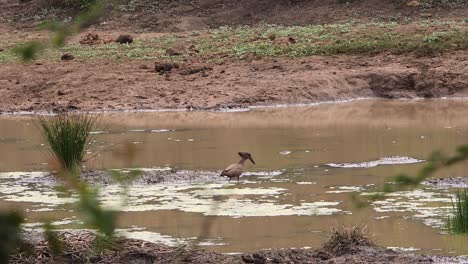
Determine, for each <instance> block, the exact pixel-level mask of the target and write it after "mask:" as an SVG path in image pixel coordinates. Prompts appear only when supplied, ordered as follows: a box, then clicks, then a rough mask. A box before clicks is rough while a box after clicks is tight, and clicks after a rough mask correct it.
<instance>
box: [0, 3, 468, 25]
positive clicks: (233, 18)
mask: <svg viewBox="0 0 468 264" xmlns="http://www.w3.org/2000/svg"><path fill="white" fill-rule="evenodd" d="M47 2H48V3H53V2H54V1H50V0H49V1H46V0H0V5H1V6H2V10H0V22H2V20H4V21H3V22H8V23H9V24H12V25H14V26H15V27H16V28H24V27H31V26H33V25H35V24H37V22H38V20H41V19H57V18H59V19H62V18H67V17H70V16H73V15H75V14H76V10H73V9H65V10H64V9H57V8H55V9H53V8H47V5H45V4H44V3H47ZM55 2H60V1H55ZM109 2H112V4H108V5H107V6H106V7H105V12H104V15H103V16H102V17H101V18H100V20H99V21H97V22H96V23H95V25H94V27H97V28H99V29H103V30H114V29H116V28H118V29H120V30H122V29H129V30H137V29H139V30H145V31H158V32H169V31H190V30H200V29H208V28H215V27H219V26H224V25H252V24H258V23H269V24H283V25H305V24H323V23H337V22H344V21H346V22H348V21H351V20H353V21H362V22H368V21H373V20H380V21H382V20H384V21H385V20H386V21H389V20H391V21H395V20H396V21H398V20H401V21H404V20H406V19H413V20H419V19H443V20H453V19H465V18H466V17H468V6H467V5H466V4H463V3H462V1H458V2H456V1H452V2H454V3H455V2H456V3H457V4H456V6H455V7H456V8H444V7H438V8H430V9H425V8H424V6H423V5H421V4H417V5H415V6H410V5H408V3H409V2H416V3H420V1H419V0H417V1H410V0H366V1H356V0H354V1H353V0H351V1H339V0H238V1H230V0H192V1H188V0H177V1H153V0H133V1H129V0H117V1H109ZM340 2H342V3H340ZM346 2H348V3H346ZM433 2H437V1H433ZM439 2H441V1H439ZM442 2H443V1H442ZM445 2H447V1H445ZM448 2H450V1H448ZM2 18H3V19H2Z"/></svg>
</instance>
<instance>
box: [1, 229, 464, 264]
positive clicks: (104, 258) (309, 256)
mask: <svg viewBox="0 0 468 264" xmlns="http://www.w3.org/2000/svg"><path fill="white" fill-rule="evenodd" d="M28 235H29V236H30V237H26V239H27V240H28V241H29V243H30V244H32V249H33V250H32V255H31V253H29V254H28V253H25V252H21V253H16V254H14V255H12V256H11V259H10V260H11V263H135V264H136V263H152V264H156V263H200V264H201V263H203V264H205V263H217V264H218V263H220V264H223V263H226V264H227V263H230V264H242V263H256V264H267V263H298V264H300V263H304V264H306V263H307V264H312V263H343V264H344V263H468V260H467V259H466V258H463V257H439V256H424V255H422V256H418V255H412V254H402V253H399V252H396V251H394V250H392V249H385V248H380V247H378V246H363V245H357V246H356V247H355V248H353V250H352V252H343V253H342V254H339V255H336V254H335V252H333V251H329V250H327V249H326V247H323V248H320V249H273V250H262V251H258V252H253V253H247V254H220V253H213V252H208V251H205V250H197V249H192V248H190V247H188V246H182V247H168V246H164V245H160V244H154V243H150V242H146V241H142V240H135V239H122V240H120V241H119V242H118V245H119V246H120V249H119V250H107V251H105V252H104V253H101V254H99V255H97V254H94V255H93V254H92V255H90V254H89V252H90V249H91V244H92V238H93V236H92V235H90V233H87V232H82V231H79V232H76V231H74V232H64V233H61V234H60V235H59V237H60V238H61V239H62V240H64V241H66V244H65V246H64V252H63V253H62V254H59V255H57V254H53V253H52V252H51V251H50V249H49V248H48V246H47V242H45V241H44V240H42V239H41V238H38V234H35V236H33V237H32V238H31V235H32V234H28Z"/></svg>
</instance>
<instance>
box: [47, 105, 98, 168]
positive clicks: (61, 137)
mask: <svg viewBox="0 0 468 264" xmlns="http://www.w3.org/2000/svg"><path fill="white" fill-rule="evenodd" d="M96 122H97V117H96V116H93V115H90V114H78V115H71V114H61V115H57V116H52V117H40V118H39V124H40V128H41V132H42V135H43V137H44V139H45V140H46V141H47V145H48V151H49V152H50V154H51V155H52V157H53V159H54V160H56V161H58V162H59V163H60V165H61V167H62V168H63V169H65V170H67V171H72V170H75V169H77V168H79V167H80V166H81V164H82V163H83V158H84V156H85V154H86V152H87V151H89V150H90V148H91V147H92V145H93V142H94V139H95V138H96V136H95V135H94V136H93V135H92V134H91V131H93V130H94V129H95V127H96Z"/></svg>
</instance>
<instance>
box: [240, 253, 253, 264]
mask: <svg viewBox="0 0 468 264" xmlns="http://www.w3.org/2000/svg"><path fill="white" fill-rule="evenodd" d="M241 259H242V261H244V263H254V262H255V260H254V258H253V257H252V256H251V255H242V256H241Z"/></svg>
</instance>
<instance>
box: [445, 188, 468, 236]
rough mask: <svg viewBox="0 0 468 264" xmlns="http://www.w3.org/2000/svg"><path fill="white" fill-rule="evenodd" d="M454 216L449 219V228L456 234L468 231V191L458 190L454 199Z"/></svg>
mask: <svg viewBox="0 0 468 264" xmlns="http://www.w3.org/2000/svg"><path fill="white" fill-rule="evenodd" d="M452 210H453V211H452V213H453V215H452V216H449V218H448V219H447V229H448V230H449V231H450V232H452V233H454V234H466V233H468V192H467V190H466V189H465V190H463V191H461V192H460V191H459V192H457V194H456V196H455V202H453V201H452Z"/></svg>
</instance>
